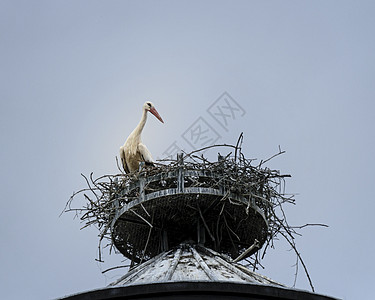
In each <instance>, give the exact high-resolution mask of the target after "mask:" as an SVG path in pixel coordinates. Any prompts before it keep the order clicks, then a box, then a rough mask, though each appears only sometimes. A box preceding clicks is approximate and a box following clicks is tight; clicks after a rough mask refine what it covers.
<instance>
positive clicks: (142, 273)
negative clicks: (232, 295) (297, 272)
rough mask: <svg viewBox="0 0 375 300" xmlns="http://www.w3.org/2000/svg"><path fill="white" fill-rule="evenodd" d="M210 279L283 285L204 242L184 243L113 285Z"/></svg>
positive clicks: (142, 265)
mask: <svg viewBox="0 0 375 300" xmlns="http://www.w3.org/2000/svg"><path fill="white" fill-rule="evenodd" d="M176 281H210V282H237V283H256V284H267V285H273V286H278V287H280V286H283V285H282V284H280V283H277V282H275V281H273V280H271V279H269V278H267V277H265V276H262V275H260V274H257V273H255V272H252V271H250V270H249V269H247V268H245V267H244V266H242V265H240V264H237V263H233V262H232V261H231V259H229V258H226V257H225V256H223V255H221V254H219V253H217V252H215V251H213V250H211V249H208V248H205V247H203V246H200V245H194V246H193V245H190V244H181V245H180V246H179V247H177V248H175V249H173V250H170V251H166V252H163V253H161V254H159V255H158V256H156V257H154V258H152V259H150V260H148V261H146V262H144V263H142V264H140V265H138V266H137V267H135V268H134V269H131V270H130V271H129V272H128V273H127V274H126V275H124V276H123V277H121V278H120V279H118V280H117V281H115V282H113V283H111V284H110V286H128V285H133V284H148V283H155V282H176Z"/></svg>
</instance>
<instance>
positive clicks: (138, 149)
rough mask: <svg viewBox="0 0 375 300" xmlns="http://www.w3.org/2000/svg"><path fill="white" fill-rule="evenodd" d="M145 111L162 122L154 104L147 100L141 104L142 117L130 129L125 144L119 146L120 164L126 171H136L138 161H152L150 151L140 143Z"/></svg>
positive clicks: (145, 117) (145, 116)
mask: <svg viewBox="0 0 375 300" xmlns="http://www.w3.org/2000/svg"><path fill="white" fill-rule="evenodd" d="M147 112H150V113H152V114H153V115H154V116H155V117H156V118H158V119H159V121H160V122H162V123H164V121H163V119H162V118H161V117H160V115H159V113H158V112H157V110H156V109H155V107H154V105H153V104H152V103H151V102H150V101H147V102H145V104H143V112H142V118H141V121H140V122H139V124H138V125H137V127H135V129H134V130H133V131H132V133H131V134H130V135H129V136H128V138H127V139H126V141H125V144H124V145H123V146H122V147H120V158H121V162H122V166H123V168H124V170H125V172H126V173H130V172H134V171H138V168H139V163H140V162H141V161H144V162H146V163H150V164H152V163H153V159H152V156H151V153H150V151H148V149H147V147H146V146H145V145H144V144H142V141H141V134H142V130H143V128H144V127H145V124H146V120H147Z"/></svg>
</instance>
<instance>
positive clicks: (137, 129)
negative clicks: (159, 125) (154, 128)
mask: <svg viewBox="0 0 375 300" xmlns="http://www.w3.org/2000/svg"><path fill="white" fill-rule="evenodd" d="M146 121H147V110H145V109H144V110H143V113H142V118H141V120H140V121H139V123H138V125H137V127H135V129H134V134H135V136H136V137H138V138H139V139H141V133H142V130H143V128H144V127H145V124H146Z"/></svg>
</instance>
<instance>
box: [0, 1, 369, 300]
mask: <svg viewBox="0 0 375 300" xmlns="http://www.w3.org/2000/svg"><path fill="white" fill-rule="evenodd" d="M374 15H375V4H374V1H326V0H324V1H317V0H316V1H309V2H307V1H92V0H90V1H76V0H74V1H71V0H66V1H47V0H46V1H15V0H1V1H0V38H1V43H0V53H1V55H0V61H1V68H0V84H1V89H0V93H1V94H0V95H1V102H0V105H1V106H0V108H1V109H0V114H1V119H0V130H1V140H2V143H1V144H2V146H1V148H0V151H1V155H0V159H1V181H0V182H1V202H0V205H1V210H0V214H1V219H0V234H1V237H2V239H1V250H0V253H1V268H0V286H1V293H2V297H3V298H4V299H26V298H27V299H51V298H54V297H59V296H64V295H67V294H71V293H76V292H80V291H85V290H89V289H93V288H100V287H104V286H105V285H106V284H108V283H110V282H111V281H113V280H115V279H117V278H118V276H120V275H121V274H122V272H123V270H122V271H121V270H119V271H114V272H109V273H106V275H105V276H104V275H102V274H101V271H102V270H105V269H106V268H108V267H111V266H115V265H117V264H119V263H120V262H121V260H122V258H121V256H120V255H112V256H109V255H106V256H105V259H106V262H105V263H104V264H99V263H97V262H96V261H95V258H96V255H97V242H98V238H97V231H96V229H95V228H92V229H85V230H81V231H80V230H79V228H80V223H79V222H78V220H76V219H75V220H73V215H72V214H71V215H69V214H65V215H63V216H62V217H60V218H59V217H58V216H59V214H60V212H61V210H62V209H63V208H64V205H65V203H66V201H67V200H68V198H69V197H70V195H71V194H72V192H73V191H77V190H79V189H80V188H82V187H84V186H85V183H84V181H83V178H82V177H81V176H80V173H84V174H89V173H90V172H94V175H97V176H99V175H102V174H108V173H114V172H116V170H117V168H116V163H115V156H116V155H118V149H119V147H120V146H121V145H122V144H123V142H124V141H125V139H126V137H127V135H128V134H129V133H130V132H131V131H132V130H133V128H134V127H135V126H136V124H137V123H138V121H139V118H140V116H141V106H142V104H143V102H144V101H145V100H151V101H153V102H154V104H155V106H156V107H157V109H158V111H159V113H160V114H161V116H162V117H163V119H164V121H165V124H161V123H159V122H158V121H157V120H156V119H155V118H153V117H152V118H151V117H150V118H149V120H148V123H147V125H146V128H145V131H144V135H143V139H144V142H145V143H146V144H147V146H148V148H149V149H150V151H151V152H152V153H153V156H154V157H161V156H163V153H164V152H165V151H166V150H167V148H168V147H169V146H170V145H171V144H173V143H174V142H176V143H177V144H178V145H179V146H180V147H182V148H185V149H186V150H191V149H192V146H191V145H189V144H188V143H187V142H186V140H185V139H184V138H183V134H184V133H185V132H186V131H187V130H188V129H189V128H191V126H193V125H194V124H195V123H194V122H196V121H197V120H200V121H199V122H206V123H205V124H209V125H210V126H211V127H212V128H213V129H214V130H215V132H216V135H215V136H216V137H218V142H220V143H224V142H225V143H235V142H236V140H237V137H238V135H239V134H240V132H241V131H243V132H244V144H243V151H244V153H245V155H246V156H247V157H249V158H258V159H262V158H268V157H269V156H271V155H273V154H275V153H276V152H277V150H278V145H281V147H282V149H283V150H286V151H287V152H286V154H284V155H283V156H280V157H277V158H276V159H274V160H272V161H271V162H269V164H268V167H270V168H273V169H280V170H281V171H282V172H283V173H290V174H292V176H293V177H292V178H291V179H289V180H288V181H287V192H289V193H298V196H297V197H296V199H297V205H296V206H294V207H291V208H289V209H288V210H287V211H288V217H289V222H290V223H291V224H296V225H299V224H305V223H312V222H320V223H326V224H328V225H329V226H330V227H329V228H327V229H325V228H307V229H303V230H302V233H303V236H302V237H300V238H298V239H297V246H298V247H299V249H300V251H301V253H302V256H303V258H304V259H305V262H306V264H307V266H308V268H309V271H310V275H311V277H312V280H313V283H314V286H315V288H316V291H317V292H319V293H323V294H329V295H332V296H336V297H342V298H344V299H370V295H371V294H372V286H373V278H374V275H373V270H374V268H375V263H374V259H373V256H374V255H373V253H375V246H374V245H375V243H374V238H373V223H372V221H371V219H372V217H373V212H374V209H375V204H374V199H373V193H372V191H371V187H372V185H373V184H374V182H375V181H374V170H375V163H374V159H373V158H372V156H373V154H374V153H375V149H374V148H375V147H374V133H373V124H374V117H375V104H374V103H375V102H374V96H375V84H374V78H375V60H374V53H375V18H374ZM225 91H227V92H228V93H229V95H230V96H231V97H232V98H233V99H234V100H235V101H236V102H237V103H238V105H239V106H240V107H241V108H243V109H244V111H245V112H244V114H242V115H240V114H237V115H235V117H234V118H232V119H228V122H229V123H228V124H227V125H226V126H224V127H222V126H221V125H220V124H219V123H218V122H216V121H215V119H214V118H212V116H211V115H210V114H209V111H207V110H208V109H209V107H210V106H211V105H212V104H214V103H215V101H216V100H217V99H218V98H219V97H220V96H221V95H222V94H223V93H224V92H225ZM219 101H220V99H219ZM218 103H219V102H216V104H218ZM202 120H203V121H202ZM185 137H186V135H185ZM193 146H194V145H193ZM276 246H277V247H276V250H272V251H269V252H268V256H267V258H266V259H265V260H264V261H263V264H264V266H265V267H266V268H265V269H264V270H261V271H260V273H261V274H264V275H267V276H269V277H271V278H273V279H274V280H277V281H279V282H282V283H284V284H286V285H289V286H290V285H292V284H293V280H294V268H293V267H292V265H293V264H294V263H295V257H294V256H293V255H292V253H291V252H288V251H287V250H288V246H287V245H286V244H285V243H284V242H282V241H280V242H278V243H276ZM297 287H298V288H301V289H309V286H308V282H307V280H306V278H305V276H304V274H303V271H302V268H301V267H300V272H299V277H298V280H297Z"/></svg>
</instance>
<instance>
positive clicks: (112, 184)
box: [64, 136, 318, 289]
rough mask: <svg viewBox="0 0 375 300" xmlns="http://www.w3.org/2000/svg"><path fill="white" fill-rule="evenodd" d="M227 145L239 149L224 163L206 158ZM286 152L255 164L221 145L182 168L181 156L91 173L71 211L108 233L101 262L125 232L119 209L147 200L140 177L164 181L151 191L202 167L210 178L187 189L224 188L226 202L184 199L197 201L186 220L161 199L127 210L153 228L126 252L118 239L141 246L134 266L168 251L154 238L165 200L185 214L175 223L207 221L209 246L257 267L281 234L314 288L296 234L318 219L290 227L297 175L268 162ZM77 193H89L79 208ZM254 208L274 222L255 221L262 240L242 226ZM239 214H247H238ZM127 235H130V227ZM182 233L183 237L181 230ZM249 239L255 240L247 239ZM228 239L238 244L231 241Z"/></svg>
mask: <svg viewBox="0 0 375 300" xmlns="http://www.w3.org/2000/svg"><path fill="white" fill-rule="evenodd" d="M241 138H242V136H240V139H239V141H240V140H241ZM220 147H226V149H232V151H231V152H230V153H229V154H227V155H226V156H219V159H218V161H214V162H212V161H209V160H208V159H206V158H205V157H204V155H203V154H201V155H198V154H199V153H200V152H202V151H205V150H207V149H208V148H217V149H218V150H219V148H220ZM220 150H221V148H220ZM282 153H284V151H281V149H279V152H278V153H277V154H275V155H274V156H272V157H271V158H269V159H267V160H262V161H260V162H259V163H258V164H254V161H255V160H253V159H247V158H246V157H245V156H244V155H243V153H242V151H241V148H240V147H239V142H238V143H237V145H236V146H234V145H227V144H225V145H214V146H209V147H206V148H203V149H199V150H196V151H193V152H191V153H188V154H184V155H183V164H182V165H181V161H179V160H178V159H175V160H174V159H170V160H162V161H159V163H157V164H156V166H154V167H142V168H141V169H140V171H139V172H135V173H130V174H125V173H123V172H121V173H119V174H115V175H104V176H100V177H98V178H94V177H93V174H92V173H91V174H90V176H89V177H86V176H84V175H82V176H83V177H84V178H85V181H86V184H87V188H84V189H82V190H80V191H78V192H76V193H73V195H72V196H71V198H70V199H69V201H68V202H67V204H66V207H65V209H64V211H66V212H68V211H73V212H75V213H76V215H77V216H79V217H80V220H81V221H82V222H83V223H84V226H83V228H85V227H88V226H96V227H97V228H98V230H99V237H100V239H99V261H101V260H102V257H101V256H102V255H101V243H102V241H103V240H107V241H108V244H107V246H110V247H111V248H112V246H113V245H114V241H113V240H114V239H116V238H115V237H114V236H116V235H117V233H115V234H114V232H113V231H116V227H114V228H111V226H112V227H113V224H114V223H115V221H116V222H118V220H117V219H118V218H119V214H118V212H119V209H121V208H122V207H123V206H124V205H127V204H129V203H132V202H133V201H135V200H137V199H139V197H140V193H139V188H138V187H139V180H140V178H157V179H158V180H157V181H155V180H148V181H147V180H146V181H145V182H146V184H145V186H144V187H143V189H144V191H145V193H146V194H147V193H152V192H155V191H158V190H162V189H168V188H175V187H176V185H177V184H178V183H177V182H176V179H175V178H173V176H172V177H171V176H169V177H168V174H169V175H170V174H172V173H173V172H175V173H176V174H177V172H178V170H180V169H181V167H182V168H183V169H184V170H193V171H194V170H195V171H200V172H201V173H202V172H203V173H205V174H208V175H207V176H206V177H202V176H187V177H186V178H185V187H203V188H213V189H219V190H221V191H223V195H222V196H220V199H219V200H218V199H213V200H212V201H209V202H208V204H207V205H206V206H204V205H203V207H202V203H203V202H199V201H200V200H199V201H198V200H197V201H195V202H194V201H192V200H189V198H188V197H184V199H185V200H186V201H190V202H188V203H187V202H186V201H185V203H184V204H178V205H184V206H185V207H186V208H190V211H189V209H187V210H186V212H187V213H184V214H183V216H184V218H187V220H186V219H185V220H182V219H180V220H179V219H178V218H182V217H181V215H179V214H178V213H176V207H173V205H170V206H168V207H167V206H165V205H164V206H163V207H162V209H160V207H161V204H160V202H159V204H157V203H156V202H151V201H150V202H149V203H148V204H146V203H142V204H141V205H138V207H132V209H130V210H129V213H128V215H127V216H126V215H125V214H124V216H125V217H123V218H128V219H127V221H129V220H130V221H131V220H133V223H132V224H137V223H138V224H142V225H143V228H145V230H146V229H147V226H145V225H146V224H148V225H149V227H148V229H147V230H146V231H145V230H144V231H143V239H142V238H140V237H141V236H142V234H141V233H140V232H141V231H139V232H138V233H137V234H135V235H137V236H135V237H134V239H131V238H129V239H128V240H127V241H122V245H124V246H123V247H125V248H124V249H120V248H121V247H119V244H118V243H117V244H116V243H115V244H116V246H117V248H119V250H120V251H121V252H122V253H124V251H125V252H129V253H131V252H132V251H133V256H134V259H131V260H132V263H139V262H142V261H143V260H145V259H148V258H150V257H152V256H153V255H155V251H156V254H157V252H160V251H162V250H163V249H161V248H160V247H161V246H156V244H153V242H155V241H153V237H154V236H156V234H155V232H153V234H152V235H151V232H152V230H156V228H159V229H160V228H161V227H162V226H164V225H161V224H158V222H157V218H155V213H153V211H157V209H158V207H157V205H159V213H158V214H159V215H160V214H162V213H161V211H162V212H163V213H164V215H165V217H164V219H163V220H167V219H168V218H175V219H176V218H177V220H174V221H175V222H174V223H173V224H183V225H182V227H181V228H186V227H187V226H185V225H184V224H187V223H186V222H190V223H192V224H195V223H196V222H199V221H200V222H201V224H202V226H204V228H205V232H206V241H207V243H208V246H209V247H212V248H216V250H219V251H220V250H222V252H223V253H225V254H227V255H229V256H231V257H232V258H235V257H236V258H235V260H236V261H239V260H242V261H243V262H244V263H246V262H247V264H248V265H249V266H251V267H253V268H254V269H257V268H258V266H262V265H261V262H260V261H261V259H262V258H263V257H264V255H265V253H266V251H267V249H268V248H269V247H272V248H273V247H274V240H275V239H277V238H278V236H281V237H283V238H284V239H285V240H286V241H287V242H288V243H289V244H290V246H291V248H292V249H293V250H294V252H295V254H296V257H297V270H298V262H300V263H301V264H302V266H303V268H304V270H305V273H306V275H307V277H308V280H309V282H310V285H311V288H312V289H313V286H312V282H311V279H310V276H309V274H308V272H307V268H306V266H305V264H304V262H303V260H302V257H301V256H300V253H299V252H298V251H297V248H296V245H295V236H296V235H299V233H297V232H296V228H302V227H305V226H308V225H318V224H306V225H303V226H299V227H292V226H290V225H289V224H288V222H287V219H286V216H285V213H284V209H283V206H284V205H288V204H294V203H295V199H294V196H293V195H287V194H285V192H284V189H285V178H286V177H290V175H286V174H281V173H280V171H278V170H272V169H269V168H267V167H264V165H265V163H266V162H268V161H269V160H271V159H272V158H274V157H275V156H278V155H280V154H282ZM119 170H120V168H119ZM201 173H200V174H201ZM137 184H138V186H137ZM135 187H137V188H135ZM77 195H83V196H84V201H85V202H84V204H83V206H82V207H78V208H75V207H72V205H73V199H75V198H76V196H77ZM232 195H239V196H240V197H239V198H238V197H237V198H236V197H232ZM196 198H199V197H196ZM200 198H204V197H200ZM207 199H209V198H207ZM239 199H240V200H239ZM213 204H215V205H213ZM214 207H216V213H215V214H216V216H217V218H216V219H215V220H213V218H212V214H211V215H210V213H209V211H210V210H212V211H214ZM233 207H236V209H237V210H236V211H233ZM254 207H256V208H257V210H258V211H259V212H260V214H258V215H262V220H265V223H264V224H266V226H264V224H263V223H262V224H263V225H262V226H260V227H261V228H257V227H254V226H255V225H254V224H253V228H252V231H253V232H259V231H262V230H263V231H264V233H263V234H260V237H259V238H258V240H257V239H256V238H254V236H256V235H254V236H252V235H251V234H246V231H244V227H243V226H242V227H241V226H240V225H239V226H237V225H238V224H241V223H244V222H245V221H244V220H245V219H246V218H247V219H248V221H247V222H249V220H250V222H253V223H254V222H255V221H254V220H255V218H254V216H253V215H252V217H251V219H249V218H250V217H246V216H249V215H251V212H252V210H253V208H254ZM168 209H171V210H172V209H174V210H175V211H174V212H173V211H168ZM179 210H180V209H179ZM130 215H131V216H130ZM238 215H239V216H240V217H236V216H238ZM176 216H177V217H176ZM189 218H190V220H189ZM137 220H138V221H137ZM184 222H185V223H184ZM236 223H237V224H236ZM245 223H246V222H245ZM116 224H117V223H116ZM129 224H130V223H129ZM248 224H249V223H247V225H246V226H248ZM173 227H175V228H178V226H177V227H176V225H173ZM248 227H249V226H248ZM118 228H120V229H118ZM127 228H129V227H127ZM152 228H154V229H152ZM111 229H112V231H111ZM245 229H246V228H245ZM118 230H120V231H121V230H122V229H121V226H117V231H118ZM125 230H128V229H125ZM180 231H181V230H180ZM160 232H161V231H160ZM249 232H250V231H249ZM127 234H128V235H129V232H128V233H127ZM130 234H131V232H130ZM176 235H178V233H177V234H176ZM249 236H250V239H249V240H246V239H247V238H248V237H249ZM258 236H259V235H258ZM259 239H260V241H259ZM169 240H173V237H172V238H171V237H170V238H169ZM135 241H138V242H139V243H140V244H139V245H136V242H135ZM228 241H230V243H229V242H228ZM179 242H181V241H179ZM210 243H211V244H210ZM227 244H230V245H227ZM159 245H160V243H159ZM262 245H263V249H261V250H262V251H257V250H260V248H261V247H262ZM232 246H233V247H232ZM158 247H159V248H158ZM230 247H232V248H231V249H232V250H228V249H230ZM249 255H251V256H249ZM128 258H129V256H128Z"/></svg>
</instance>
